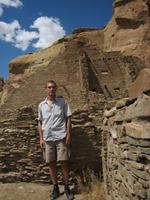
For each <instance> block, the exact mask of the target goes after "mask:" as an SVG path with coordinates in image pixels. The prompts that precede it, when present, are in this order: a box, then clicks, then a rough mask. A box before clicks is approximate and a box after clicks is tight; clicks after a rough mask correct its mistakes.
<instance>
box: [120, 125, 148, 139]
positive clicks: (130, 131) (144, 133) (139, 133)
mask: <svg viewBox="0 0 150 200" xmlns="http://www.w3.org/2000/svg"><path fill="white" fill-rule="evenodd" d="M124 126H125V130H126V134H127V135H128V136H130V137H133V138H137V139H150V124H147V125H145V124H139V123H134V122H132V123H127V124H125V125H124Z"/></svg>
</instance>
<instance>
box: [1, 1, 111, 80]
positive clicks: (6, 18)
mask: <svg viewBox="0 0 150 200" xmlns="http://www.w3.org/2000/svg"><path fill="white" fill-rule="evenodd" d="M112 4H113V0H0V76H3V77H4V78H5V79H7V78H8V64H9V62H10V60H11V59H13V58H15V57H17V56H20V55H23V54H25V53H28V52H31V51H36V50H38V49H43V48H46V47H48V46H50V45H51V44H53V42H54V41H56V40H58V39H59V38H61V37H63V36H64V35H66V34H69V33H71V32H72V31H73V30H74V29H76V28H80V27H97V28H102V27H103V26H105V25H106V24H107V22H108V21H109V20H110V18H111V16H112Z"/></svg>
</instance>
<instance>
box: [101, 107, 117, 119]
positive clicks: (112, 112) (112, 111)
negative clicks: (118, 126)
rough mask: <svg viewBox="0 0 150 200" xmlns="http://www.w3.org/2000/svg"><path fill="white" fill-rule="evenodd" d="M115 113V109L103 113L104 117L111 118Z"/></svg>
mask: <svg viewBox="0 0 150 200" xmlns="http://www.w3.org/2000/svg"><path fill="white" fill-rule="evenodd" d="M115 113H116V107H113V108H111V109H110V110H105V111H104V117H112V116H114V115H115Z"/></svg>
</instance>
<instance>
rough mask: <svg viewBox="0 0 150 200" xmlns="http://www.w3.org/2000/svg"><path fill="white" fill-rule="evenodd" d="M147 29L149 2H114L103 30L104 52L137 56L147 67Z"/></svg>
mask: <svg viewBox="0 0 150 200" xmlns="http://www.w3.org/2000/svg"><path fill="white" fill-rule="evenodd" d="M149 27H150V2H149V0H147V1H146V0H128V1H123V0H119V1H115V2H114V15H113V17H112V19H111V20H110V22H109V23H108V25H107V26H106V28H105V30H104V33H105V37H104V38H105V41H104V46H105V50H106V51H121V52H122V53H123V54H125V55H134V56H137V57H139V58H140V59H141V60H143V62H144V63H145V66H146V67H149V62H150V54H149V51H150V38H149V37H150V28H149Z"/></svg>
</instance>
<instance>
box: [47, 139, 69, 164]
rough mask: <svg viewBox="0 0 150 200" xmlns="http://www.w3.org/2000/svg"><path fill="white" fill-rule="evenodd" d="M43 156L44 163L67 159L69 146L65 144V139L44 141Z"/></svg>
mask: <svg viewBox="0 0 150 200" xmlns="http://www.w3.org/2000/svg"><path fill="white" fill-rule="evenodd" d="M43 157H44V160H45V162H46V163H50V162H52V161H64V160H69V157H70V147H69V146H68V145H66V143H65V139H63V140H57V141H47V142H45V151H44V152H43Z"/></svg>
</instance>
